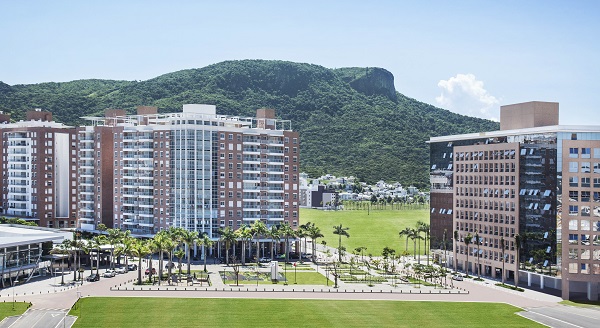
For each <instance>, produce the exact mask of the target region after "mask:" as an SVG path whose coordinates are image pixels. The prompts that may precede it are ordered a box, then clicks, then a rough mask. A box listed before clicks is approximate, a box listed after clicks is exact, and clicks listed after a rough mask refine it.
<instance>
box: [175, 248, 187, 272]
mask: <svg viewBox="0 0 600 328" xmlns="http://www.w3.org/2000/svg"><path fill="white" fill-rule="evenodd" d="M185 253H186V251H184V250H183V249H178V250H176V251H175V257H176V258H177V260H178V261H177V268H178V269H179V276H180V277H181V262H183V258H184V257H185Z"/></svg>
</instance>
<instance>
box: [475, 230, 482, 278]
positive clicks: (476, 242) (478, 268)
mask: <svg viewBox="0 0 600 328" xmlns="http://www.w3.org/2000/svg"><path fill="white" fill-rule="evenodd" d="M475 245H477V253H476V254H475V255H477V279H478V280H479V279H481V272H480V271H481V266H480V264H479V246H480V245H481V240H480V239H479V233H477V232H476V233H475Z"/></svg>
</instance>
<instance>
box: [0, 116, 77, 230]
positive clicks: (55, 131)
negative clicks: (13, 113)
mask: <svg viewBox="0 0 600 328" xmlns="http://www.w3.org/2000/svg"><path fill="white" fill-rule="evenodd" d="M0 143H1V145H2V147H1V148H0V152H1V153H0V163H1V166H0V168H1V169H2V179H1V180H0V190H1V191H2V194H1V197H2V200H1V203H0V205H1V212H2V214H1V215H2V216H5V217H15V218H22V219H25V220H28V221H34V222H36V223H37V224H38V225H39V226H43V227H52V228H63V227H75V226H76V223H77V188H76V186H75V185H74V182H75V181H76V179H75V176H76V173H77V165H76V164H77V163H76V140H75V129H74V128H73V127H69V126H66V125H63V124H60V123H56V122H53V121H52V114H51V113H49V112H45V111H41V110H39V109H36V110H33V111H28V112H27V115H26V120H25V121H19V122H15V123H10V117H9V115H7V114H3V113H1V114H0Z"/></svg>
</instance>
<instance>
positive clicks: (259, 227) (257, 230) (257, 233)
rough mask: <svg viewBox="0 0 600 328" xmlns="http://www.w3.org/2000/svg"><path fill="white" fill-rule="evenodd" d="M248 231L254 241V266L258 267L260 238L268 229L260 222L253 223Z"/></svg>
mask: <svg viewBox="0 0 600 328" xmlns="http://www.w3.org/2000/svg"><path fill="white" fill-rule="evenodd" d="M250 229H251V231H252V236H253V237H254V239H255V240H256V266H257V267H258V265H259V261H258V260H259V258H260V237H261V236H264V235H266V234H267V232H268V231H269V229H267V225H266V224H265V223H264V222H262V221H261V220H256V221H254V223H253V224H252V227H251V228H250ZM263 253H264V252H263ZM263 256H264V254H263Z"/></svg>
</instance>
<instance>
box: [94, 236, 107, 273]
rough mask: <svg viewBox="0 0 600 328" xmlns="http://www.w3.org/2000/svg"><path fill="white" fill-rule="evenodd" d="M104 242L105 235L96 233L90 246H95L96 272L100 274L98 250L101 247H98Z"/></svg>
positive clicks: (99, 250)
mask: <svg viewBox="0 0 600 328" xmlns="http://www.w3.org/2000/svg"><path fill="white" fill-rule="evenodd" d="M104 244H106V236H104V235H98V236H94V237H93V238H92V243H91V246H92V247H95V248H96V251H97V253H96V274H98V275H99V274H100V252H101V251H102V249H100V247H101V246H102V245H104Z"/></svg>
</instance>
